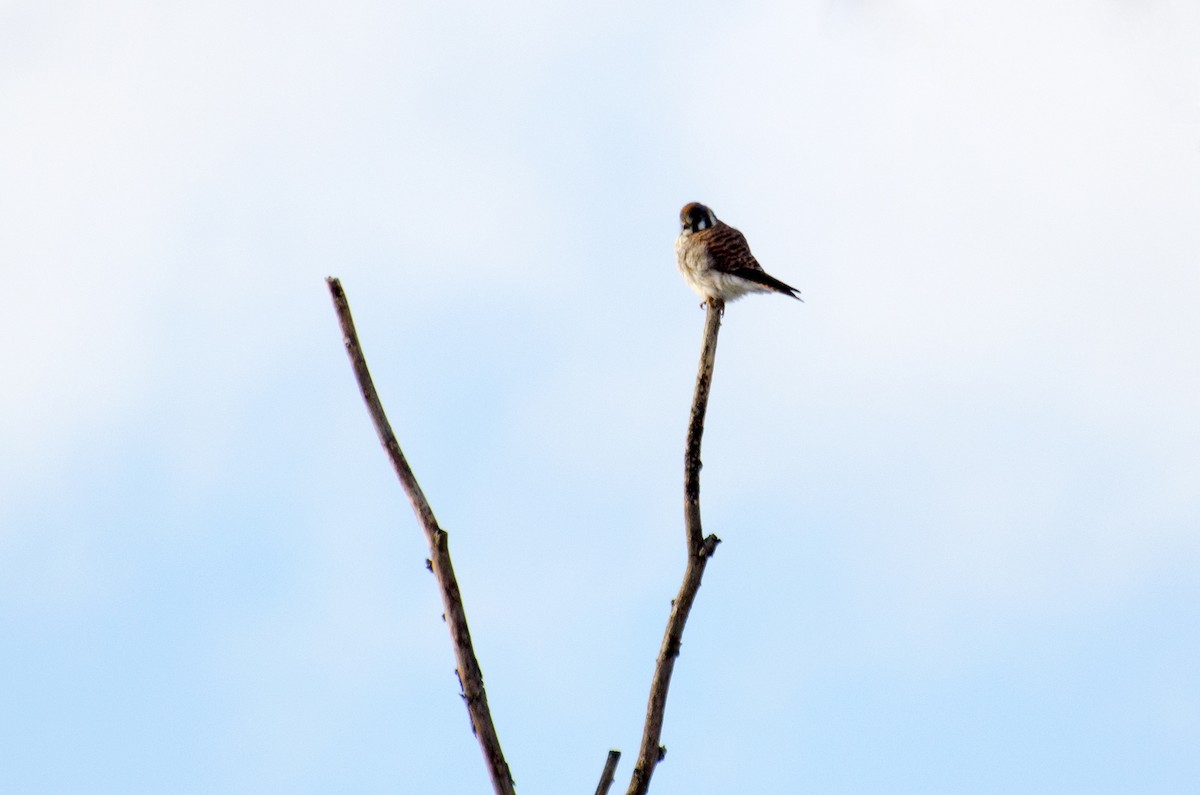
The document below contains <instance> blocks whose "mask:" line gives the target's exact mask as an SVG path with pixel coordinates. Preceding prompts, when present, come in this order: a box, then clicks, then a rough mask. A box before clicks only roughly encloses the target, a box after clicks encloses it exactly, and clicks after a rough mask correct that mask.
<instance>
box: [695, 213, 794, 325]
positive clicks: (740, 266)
mask: <svg viewBox="0 0 1200 795" xmlns="http://www.w3.org/2000/svg"><path fill="white" fill-rule="evenodd" d="M679 220H680V223H681V224H682V226H683V231H681V232H680V233H679V237H678V238H677V239H676V240H675V256H676V258H677V259H678V260H679V270H680V272H681V273H683V278H684V281H686V282H687V283H688V285H689V286H691V288H692V289H693V290H695V291H696V292H697V293H699V294H700V297H701V298H703V299H704V300H705V301H706V302H708V303H712V302H713V301H714V300H720V301H732V300H734V299H735V298H741V297H742V296H743V295H745V294H746V293H783V294H784V295H788V296H791V297H792V298H795V299H796V300H797V301H801V300H803V299H801V298H800V296H799V294H798V293H799V290H797V289H796V288H794V287H789V286H788V285H786V284H784V283H783V282H781V281H779V280H778V279H776V278H775V277H774V276H770V275H768V274H767V272H766V271H764V270H763V269H762V266H761V265H759V264H758V260H756V259H755V258H754V255H753V254H751V253H750V244H749V243H747V242H746V237H745V235H743V234H742V233H741V232H739V231H738V230H736V229H734V228H733V227H732V226H730V225H729V224H727V223H725V222H724V221H718V220H717V216H716V215H715V214H713V211H712V210H710V209H708V208H707V207H705V206H704V205H703V204H700V203H699V202H691V203H690V204H685V205H684V206H683V209H682V210H680V211H679Z"/></svg>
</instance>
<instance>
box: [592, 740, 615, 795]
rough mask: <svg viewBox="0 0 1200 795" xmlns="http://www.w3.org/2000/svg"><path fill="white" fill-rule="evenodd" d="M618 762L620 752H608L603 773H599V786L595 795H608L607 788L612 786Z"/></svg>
mask: <svg viewBox="0 0 1200 795" xmlns="http://www.w3.org/2000/svg"><path fill="white" fill-rule="evenodd" d="M620 761H621V752H620V751H609V752H608V759H607V760H606V761H605V762H604V771H603V772H602V773H600V784H599V786H597V787H596V795H608V788H609V787H611V786H612V785H613V777H614V776H615V775H616V773H617V762H620Z"/></svg>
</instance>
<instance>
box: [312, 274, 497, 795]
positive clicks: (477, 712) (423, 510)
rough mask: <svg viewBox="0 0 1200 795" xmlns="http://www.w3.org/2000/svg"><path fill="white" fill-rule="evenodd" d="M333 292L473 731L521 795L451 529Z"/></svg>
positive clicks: (341, 298) (341, 297)
mask: <svg viewBox="0 0 1200 795" xmlns="http://www.w3.org/2000/svg"><path fill="white" fill-rule="evenodd" d="M326 282H327V283H328V284H329V293H330V295H331V296H332V297H333V306H334V309H335V310H336V311H337V316H338V322H339V323H340V324H341V327H342V340H343V342H344V343H345V344H346V353H347V355H348V356H349V357H350V365H351V367H353V368H354V377H355V378H356V379H357V380H358V388H359V390H360V391H361V392H362V396H363V400H364V401H365V402H366V404H367V412H368V413H369V414H370V415H371V421H372V422H373V423H375V431H376V433H378V434H379V441H380V442H382V443H383V448H384V450H385V451H387V455H388V458H389V459H391V462H392V468H393V469H395V470H396V476H397V477H399V478H400V485H401V486H403V487H404V493H405V494H407V495H408V501H409V502H410V503H411V504H412V508H413V512H414V513H416V515H417V519H418V520H420V522H421V527H422V528H423V529H424V531H425V539H426V541H428V542H429V561H428V565H429V568H430V570H431V571H432V572H433V575H434V577H436V578H437V583H438V590H439V591H440V592H441V596H442V608H443V610H444V611H445V612H444V616H445V619H446V624H447V626H449V627H450V637H451V639H452V640H453V641H454V656H455V658H456V660H457V662H458V671H457V673H458V680H459V683H460V685H461V687H462V697H463V701H465V702H466V704H467V712H468V713H469V714H470V717H471V730H472V731H473V732H474V733H475V737H476V739H478V740H479V745H480V747H481V748H482V749H483V757H484V761H486V763H487V768H488V773H489V774H490V775H491V778H492V787H493V788H494V789H495V791H496V795H515V790H514V788H513V779H512V774H511V773H510V772H509V770H508V763H507V762H506V761H505V760H504V752H503V751H501V750H500V738H499V737H497V735H496V727H495V726H494V725H493V724H492V714H491V712H490V711H489V710H488V703H487V693H485V692H484V689H483V672H482V671H481V670H480V668H479V661H478V660H477V659H476V658H475V650H474V648H472V646H471V632H470V630H469V628H468V627H467V614H466V611H465V610H464V609H463V603H462V595H461V594H460V593H459V590H458V581H457V580H456V579H455V577H454V567H453V566H452V565H451V564H450V549H449V542H448V540H447V537H446V531H445V530H442V529H441V528H440V527H438V523H437V519H436V518H435V517H434V515H433V509H432V508H430V507H429V501H428V500H426V499H425V494H424V492H422V491H421V486H420V485H419V484H418V483H417V478H416V476H415V475H414V474H413V471H412V468H411V467H409V465H408V461H407V460H406V459H405V458H404V453H403V452H401V450H400V443H399V442H398V441H396V435H395V434H394V433H392V426H391V424H390V423H389V422H388V419H387V416H386V415H385V414H384V412H383V405H382V404H381V403H380V401H379V394H378V393H377V392H376V391H375V384H374V382H373V381H372V380H371V373H370V371H369V370H368V369H367V360H366V358H365V357H364V356H363V351H362V346H361V345H360V344H359V342H358V333H357V332H356V331H355V330H354V318H353V317H352V316H351V315H350V304H349V302H348V301H347V300H346V293H345V292H344V291H343V290H342V283H341V282H340V281H338V280H337V279H335V278H333V277H332V276H331V277H329V278H328V279H326Z"/></svg>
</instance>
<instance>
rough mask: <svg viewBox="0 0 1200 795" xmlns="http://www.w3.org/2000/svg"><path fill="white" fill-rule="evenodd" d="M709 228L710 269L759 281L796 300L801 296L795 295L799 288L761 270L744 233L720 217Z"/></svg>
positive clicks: (747, 279)
mask: <svg viewBox="0 0 1200 795" xmlns="http://www.w3.org/2000/svg"><path fill="white" fill-rule="evenodd" d="M712 231H713V234H712V237H710V238H709V239H708V241H707V242H708V252H709V255H710V256H711V258H712V260H711V261H712V268H713V270H717V271H721V272H722V273H728V274H729V275H730V276H737V277H739V278H742V279H745V280H746V281H748V282H754V283H755V284H761V285H762V286H763V287H766V288H767V289H770V290H774V291H775V292H778V293H783V294H784V295H790V296H791V297H792V298H795V299H796V300H798V301H801V300H803V299H802V298H800V296H799V295H798V293H799V292H800V291H799V290H797V289H796V288H795V287H791V286H790V285H787V284H784V283H783V282H781V281H779V280H778V279H776V278H775V277H774V276H771V275H770V274H769V273H767V272H766V271H764V270H763V268H762V265H759V264H758V260H756V259H755V258H754V255H753V254H751V253H750V244H749V243H748V242H746V236H745V235H743V234H742V233H741V232H739V231H738V230H736V229H734V228H733V227H732V226H730V225H729V224H726V223H724V222H723V221H719V222H717V225H716V226H714V227H713V230H712Z"/></svg>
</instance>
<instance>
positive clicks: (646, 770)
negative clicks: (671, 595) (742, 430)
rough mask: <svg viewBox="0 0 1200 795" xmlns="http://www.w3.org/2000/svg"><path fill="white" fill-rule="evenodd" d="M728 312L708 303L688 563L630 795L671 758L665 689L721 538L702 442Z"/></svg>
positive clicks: (694, 420)
mask: <svg viewBox="0 0 1200 795" xmlns="http://www.w3.org/2000/svg"><path fill="white" fill-rule="evenodd" d="M724 311H725V304H724V302H723V301H720V300H717V299H713V300H710V301H709V303H708V314H707V316H706V317H705V322H704V342H703V344H702V346H701V349H700V370H699V372H698V373H697V375H696V392H695V394H694V395H693V397H692V414H691V420H690V421H689V422H688V433H687V447H686V448H685V451H684V456H683V462H684V465H683V518H684V527H685V530H686V532H687V549H688V559H687V568H686V569H684V572H683V584H682V585H681V586H680V587H679V595H678V596H676V597H675V601H674V602H672V604H671V617H670V618H669V619H667V629H666V632H665V633H664V634H663V641H662V646H661V647H660V648H659V650H658V664H657V665H656V666H655V668H654V679H653V680H652V681H651V684H650V703H649V704H648V705H647V707H646V727H645V729H644V731H643V732H642V745H641V748H640V750H639V751H638V760H637V765H636V766H635V767H634V769H633V778H632V779H631V780H630V782H629V790H628V795H645V793H646V791H647V790H649V789H650V777H651V776H652V775H654V768H655V766H656V765H657V764H658V763H659V762H661V761H662V759H663V757H664V756H666V755H667V749H666V747H664V746H661V745H659V738H660V737H661V736H662V724H663V714H664V712H665V711H666V709H667V690H668V688H669V687H670V685H671V673H672V672H673V671H674V670H675V658H676V657H678V656H679V647H680V645H681V643H682V642H683V628H684V625H685V624H686V623H687V619H688V614H689V613H690V612H691V610H692V603H693V602H695V600H696V592H697V591H699V590H700V580H701V578H703V577H704V567H705V566H706V565H707V564H708V559H709V558H711V557H712V556H713V553H714V552H715V551H716V549H717V544H719V543H721V539H719V538H717V537H716V536H715V535H710V536H708V537H707V538H705V537H704V530H703V529H702V527H701V525H700V466H701V464H700V438H701V437H702V436H703V435H704V414H705V412H706V411H707V410H708V393H709V389H710V388H711V386H712V375H713V363H714V362H715V360H716V356H717V334H718V333H719V332H720V330H721V315H722V313H723V312H724Z"/></svg>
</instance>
